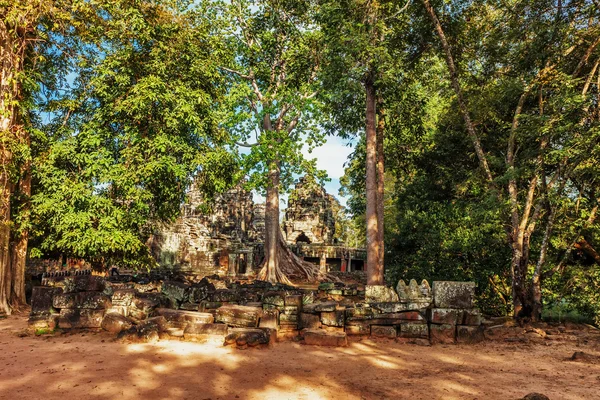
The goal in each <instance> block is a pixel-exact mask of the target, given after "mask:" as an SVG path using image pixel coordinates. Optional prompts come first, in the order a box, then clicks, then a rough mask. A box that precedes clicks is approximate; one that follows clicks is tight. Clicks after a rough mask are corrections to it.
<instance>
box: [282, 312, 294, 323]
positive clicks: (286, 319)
mask: <svg viewBox="0 0 600 400" xmlns="http://www.w3.org/2000/svg"><path fill="white" fill-rule="evenodd" d="M279 322H281V323H285V322H293V323H294V324H298V314H279Z"/></svg>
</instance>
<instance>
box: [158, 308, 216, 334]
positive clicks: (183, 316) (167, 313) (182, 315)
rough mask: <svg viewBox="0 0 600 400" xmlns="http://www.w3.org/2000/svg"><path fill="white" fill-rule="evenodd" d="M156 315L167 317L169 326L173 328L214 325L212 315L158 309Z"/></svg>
mask: <svg viewBox="0 0 600 400" xmlns="http://www.w3.org/2000/svg"><path fill="white" fill-rule="evenodd" d="M156 313H157V314H158V315H162V316H163V317H165V320H166V321H167V325H168V326H169V327H171V328H182V329H183V328H185V327H186V325H188V324H190V323H192V324H212V323H213V322H214V320H215V319H214V316H213V315H212V314H210V313H204V312H198V311H186V310H173V309H170V308H157V309H156Z"/></svg>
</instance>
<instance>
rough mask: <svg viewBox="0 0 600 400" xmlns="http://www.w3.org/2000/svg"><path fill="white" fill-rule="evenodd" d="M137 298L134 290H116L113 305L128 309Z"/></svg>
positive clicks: (112, 299) (113, 295)
mask: <svg viewBox="0 0 600 400" xmlns="http://www.w3.org/2000/svg"><path fill="white" fill-rule="evenodd" d="M134 298H135V290H134V289H116V290H114V291H113V294H112V298H111V301H112V304H113V305H115V306H123V307H128V306H130V305H131V302H132V301H133V299H134Z"/></svg>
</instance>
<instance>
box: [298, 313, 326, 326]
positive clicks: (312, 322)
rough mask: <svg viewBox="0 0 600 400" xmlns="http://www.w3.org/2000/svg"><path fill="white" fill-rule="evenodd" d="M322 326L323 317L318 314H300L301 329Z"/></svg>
mask: <svg viewBox="0 0 600 400" xmlns="http://www.w3.org/2000/svg"><path fill="white" fill-rule="evenodd" d="M320 327H321V318H320V316H319V315H318V314H308V313H301V314H300V328H301V329H305V328H308V329H319V328H320Z"/></svg>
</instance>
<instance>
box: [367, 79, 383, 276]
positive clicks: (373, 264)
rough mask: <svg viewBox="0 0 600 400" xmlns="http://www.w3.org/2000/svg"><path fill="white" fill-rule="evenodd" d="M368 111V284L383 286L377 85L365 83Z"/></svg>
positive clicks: (369, 81) (370, 80) (369, 80)
mask: <svg viewBox="0 0 600 400" xmlns="http://www.w3.org/2000/svg"><path fill="white" fill-rule="evenodd" d="M365 91H366V100H367V110H366V139H367V143H366V147H367V160H366V164H367V165H366V175H367V176H366V189H367V193H366V195H367V210H366V222H367V284H368V285H383V268H382V265H381V262H380V260H379V252H380V250H379V240H378V239H379V226H378V221H377V126H376V115H377V111H376V106H375V102H376V95H375V85H374V82H373V81H372V79H371V78H369V79H367V80H366V81H365Z"/></svg>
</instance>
